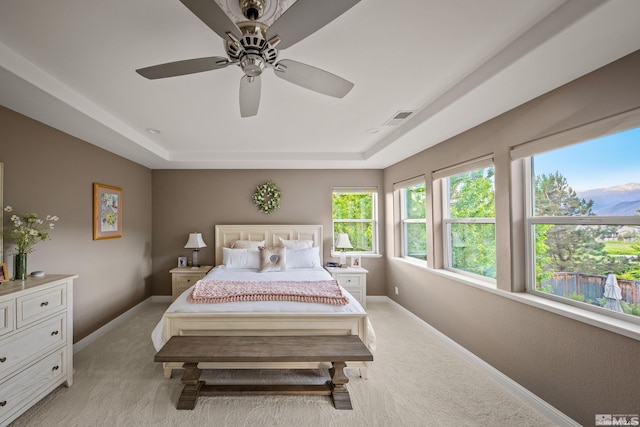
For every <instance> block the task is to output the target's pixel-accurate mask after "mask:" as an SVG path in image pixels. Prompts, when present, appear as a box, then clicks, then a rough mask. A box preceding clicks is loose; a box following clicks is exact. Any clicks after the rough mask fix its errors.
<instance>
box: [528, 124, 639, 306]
mask: <svg viewBox="0 0 640 427" xmlns="http://www.w3.org/2000/svg"><path fill="white" fill-rule="evenodd" d="M531 163H532V176H531V186H532V191H531V193H532V198H533V200H532V209H531V216H530V218H529V225H530V233H531V236H532V238H531V241H532V242H534V244H535V248H534V250H532V253H534V256H535V262H534V263H533V266H534V268H535V290H537V291H540V292H544V293H548V294H552V295H555V296H557V297H560V298H567V299H571V300H573V301H577V302H580V303H584V304H590V305H591V306H593V307H600V308H603V309H607V310H612V311H616V312H619V313H624V314H627V315H632V316H640V128H636V129H631V130H628V131H625V132H620V133H617V134H613V135H609V136H605V137H602V138H598V139H594V140H591V141H587V142H583V143H581V144H576V145H572V146H569V147H565V148H561V149H557V150H554V151H549V152H546V153H543V154H539V155H535V156H534V157H532V162H531ZM614 300H616V301H614Z"/></svg>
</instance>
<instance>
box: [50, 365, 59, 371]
mask: <svg viewBox="0 0 640 427" xmlns="http://www.w3.org/2000/svg"><path fill="white" fill-rule="evenodd" d="M58 369H60V366H58V365H56V366H54V367H53V368H51V370H52V371H57V370H58Z"/></svg>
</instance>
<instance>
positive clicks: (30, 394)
mask: <svg viewBox="0 0 640 427" xmlns="http://www.w3.org/2000/svg"><path fill="white" fill-rule="evenodd" d="M65 358H66V353H65V349H60V350H58V351H57V352H55V353H52V354H50V355H49V356H47V357H45V358H43V359H42V360H39V361H38V362H37V363H35V364H33V365H32V366H30V367H29V368H27V369H25V370H24V371H22V372H21V373H19V374H18V375H16V376H15V377H13V378H10V379H9V380H7V381H6V382H4V383H2V384H0V405H1V406H0V425H5V421H7V420H9V419H11V418H12V416H13V415H14V414H16V412H18V411H20V410H21V409H23V408H24V407H25V406H31V405H32V404H33V401H34V400H37V399H40V398H41V397H42V396H40V394H42V392H43V391H47V388H50V386H51V385H53V384H55V383H56V382H59V381H60V380H61V379H62V378H63V377H64V375H66V372H65ZM23 411H24V409H23Z"/></svg>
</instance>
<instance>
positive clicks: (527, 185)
mask: <svg viewBox="0 0 640 427" xmlns="http://www.w3.org/2000/svg"><path fill="white" fill-rule="evenodd" d="M589 139H594V138H589ZM589 139H586V140H585V141H579V142H577V143H580V142H586V141H587V140H589ZM564 146H566V145H562V146H558V147H556V148H554V149H559V148H562V147H564ZM545 151H547V150H545ZM536 154H538V153H536ZM533 156H535V154H533V155H531V156H528V157H525V158H523V159H522V161H523V162H524V167H523V171H524V176H523V180H524V191H525V200H524V203H525V221H524V223H525V256H526V262H525V272H526V281H525V286H526V291H527V292H528V293H530V294H532V295H536V296H539V297H542V298H547V299H550V300H553V301H558V302H561V303H563V304H567V305H571V306H574V307H578V308H581V309H584V310H588V311H592V312H594V313H600V314H604V315H606V316H611V317H614V318H618V319H622V320H628V321H631V322H634V323H639V324H640V318H637V317H636V316H629V315H627V314H624V313H617V312H614V311H611V310H607V309H605V308H603V307H598V306H594V305H592V304H587V303H584V302H580V301H574V300H572V299H571V298H565V297H561V296H559V295H553V294H549V293H546V292H542V291H539V290H537V289H536V259H535V256H536V253H535V226H536V225H538V224H551V225H637V226H640V216H533V209H534V206H533V204H534V200H533V197H534V194H533V184H534V182H533V168H532V165H531V160H532V158H533Z"/></svg>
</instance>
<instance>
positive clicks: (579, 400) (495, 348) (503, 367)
mask: <svg viewBox="0 0 640 427" xmlns="http://www.w3.org/2000/svg"><path fill="white" fill-rule="evenodd" d="M639 73H640V52H636V53H635V54H633V55H630V56H628V57H626V58H623V59H622V60H620V61H617V62H616V63H614V64H611V65H609V66H607V67H605V68H604V69H601V70H598V71H596V72H594V73H591V74H590V75H587V76H585V77H583V78H581V79H579V80H577V81H574V82H572V83H570V84H568V85H566V86H564V87H562V88H560V89H558V90H556V91H553V92H551V93H549V94H546V95H545V96H542V97H540V98H538V99H535V100H533V101H531V102H529V103H527V104H525V105H523V106H521V107H519V108H517V109H515V110H512V111H511V112H508V113H506V114H504V115H502V116H500V117H498V118H496V119H494V120H491V121H489V122H487V123H485V124H482V125H480V126H478V127H477V128H475V129H472V130H470V131H468V132H466V133H464V134H461V135H459V136H457V137H454V138H452V139H451V140H449V141H446V142H445V143H443V144H440V145H437V146H435V147H433V148H430V149H428V150H425V151H423V152H421V153H419V154H418V155H415V156H413V157H412V158H410V159H407V160H405V161H402V162H400V163H398V164H396V165H393V166H392V167H389V168H387V169H386V170H385V171H384V183H385V191H386V193H387V194H386V198H387V199H388V200H389V199H390V198H391V192H392V186H393V183H394V182H398V181H401V180H403V179H407V178H410V177H413V176H416V175H419V174H425V176H427V177H430V176H431V173H432V172H433V171H434V170H438V169H441V168H443V167H446V166H450V165H453V164H456V163H459V162H462V161H465V160H468V159H473V158H476V157H479V156H482V155H486V154H491V153H494V157H495V170H496V235H497V239H498V243H497V259H498V288H500V289H504V290H509V289H512V288H513V289H522V287H523V280H524V279H523V271H524V265H522V262H523V261H522V259H523V257H522V253H523V247H522V245H521V244H516V245H515V246H512V245H511V243H510V242H511V241H515V242H522V241H523V240H522V233H523V230H522V229H521V228H517V230H520V231H518V234H515V233H514V234H513V235H512V233H511V229H510V222H509V221H510V218H511V210H510V207H511V205H512V203H516V202H517V201H515V200H514V201H512V200H510V195H509V191H510V188H511V181H510V178H509V172H510V167H511V164H510V161H509V149H510V147H512V146H514V145H517V144H520V143H523V142H526V141H529V140H533V139H536V138H539V137H541V136H545V135H548V134H552V133H555V132H558V131H562V130H566V129H570V128H572V127H575V126H579V125H582V124H586V123H589V122H591V121H593V120H598V119H601V118H604V117H607V116H610V115H613V114H617V113H621V112H623V111H626V110H629V109H632V108H638V107H640V79H638V75H639ZM523 84H526V82H523ZM639 166H640V160H639ZM386 211H387V222H386V226H385V228H386V232H387V251H386V252H387V254H388V255H389V257H388V258H387V259H388V265H387V282H386V283H387V289H386V294H387V295H388V296H389V297H390V298H393V299H394V300H395V301H397V302H398V303H400V304H401V305H403V306H404V307H406V308H407V309H409V310H410V311H412V312H413V313H415V314H416V315H418V316H419V317H421V318H422V319H424V320H425V321H427V322H428V323H430V324H431V325H433V326H434V327H436V328H437V329H439V330H440V331H442V332H443V333H444V334H446V335H447V336H449V337H450V338H452V339H453V340H455V341H456V342H458V343H459V344H461V345H462V346H464V347H466V348H467V349H469V350H470V351H471V352H473V353H475V354H476V355H478V356H479V357H481V358H482V359H484V360H485V361H487V362H488V363H489V364H491V365H493V366H494V367H495V368H497V369H498V370H500V371H502V372H503V373H505V374H506V375H508V376H509V377H511V378H512V379H514V380H515V381H517V382H519V383H520V384H522V385H523V386H524V387H526V388H527V389H529V390H530V391H532V392H533V393H535V394H537V395H538V396H540V397H541V398H543V399H544V400H546V401H547V402H549V403H550V404H552V405H553V406H555V407H556V408H558V409H559V410H561V411H562V412H564V413H565V414H567V415H569V416H570V417H572V418H573V419H575V420H576V421H578V422H580V423H581V424H583V425H593V424H594V420H595V418H594V417H595V414H596V413H623V414H625V413H634V414H635V413H638V391H637V387H638V384H640V369H639V368H638V366H639V363H640V357H639V356H638V355H639V354H640V342H638V341H636V340H633V339H630V338H626V337H624V336H621V335H618V334H615V333H611V332H607V331H605V330H603V329H599V328H596V327H593V326H590V325H587V324H584V323H580V322H577V321H574V320H570V319H567V318H565V317H561V316H558V315H555V314H551V313H549V312H547V311H543V310H540V309H536V308H533V307H531V306H528V305H524V304H522V303H520V302H517V301H514V300H512V299H508V298H505V297H504V296H501V295H499V294H496V293H490V292H487V291H484V290H479V289H475V288H472V287H470V286H468V285H465V284H462V283H460V282H457V281H454V280H451V279H448V278H445V277H443V276H442V275H437V274H434V273H432V272H429V271H425V270H424V269H420V268H417V267H415V266H413V265H409V264H407V263H406V262H402V261H399V260H398V259H394V258H393V257H392V255H393V254H394V252H393V251H394V246H395V245H396V244H397V238H396V237H397V233H394V229H395V223H394V218H393V206H391V204H390V203H387V206H386ZM514 219H515V220H517V219H518V218H517V217H515V218H514ZM436 225H437V224H436ZM431 243H432V244H433V246H434V248H436V251H435V255H434V257H435V259H436V263H440V262H441V259H442V251H441V250H439V248H440V245H439V243H440V242H436V243H433V242H431ZM512 277H513V278H514V279H513V280H512ZM395 286H397V287H398V288H399V289H400V292H399V295H397V296H396V295H394V293H393V292H392V291H391V290H392V289H393V287H395Z"/></svg>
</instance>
